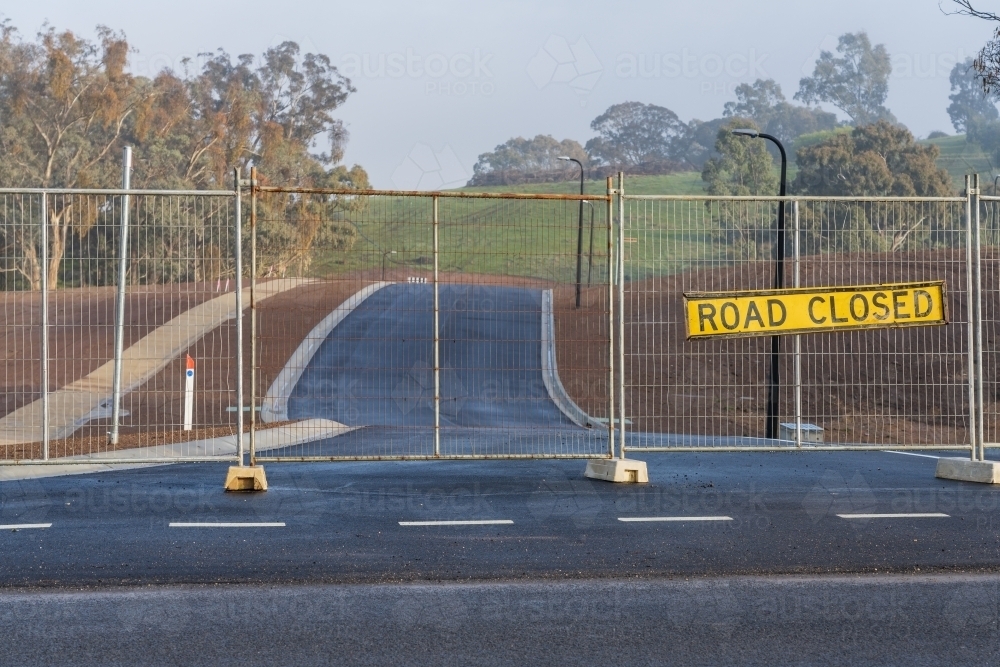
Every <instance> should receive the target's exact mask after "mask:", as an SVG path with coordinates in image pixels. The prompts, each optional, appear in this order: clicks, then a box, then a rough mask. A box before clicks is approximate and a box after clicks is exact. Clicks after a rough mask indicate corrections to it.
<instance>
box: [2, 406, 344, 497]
mask: <svg viewBox="0 0 1000 667" xmlns="http://www.w3.org/2000/svg"><path fill="white" fill-rule="evenodd" d="M356 428H359V427H356V426H345V425H344V424H341V423H339V422H335V421H332V420H330V419H304V420H302V421H300V422H297V423H295V424H288V425H286V426H278V427H275V428H269V429H264V430H260V431H257V446H256V451H258V452H266V451H271V450H275V449H282V448H285V447H293V446H295V445H301V444H303V443H307V442H313V441H315V440H321V439H325V438H332V437H335V436H338V435H343V434H345V433H349V432H351V431H353V430H355V429H356ZM243 446H244V449H249V447H250V434H249V433H244V434H243ZM171 456H176V457H178V458H180V457H184V458H190V457H196V456H197V457H205V459H206V462H212V459H218V460H219V462H226V461H228V460H231V459H232V458H233V457H235V456H236V436H235V435H227V436H222V437H219V438H209V439H206V440H193V441H191V442H177V443H173V444H170V445H155V446H152V447H137V448H134V449H119V450H117V451H110V452H100V453H98V454H88V455H80V456H68V457H66V458H64V459H57V460H63V461H86V463H66V464H47V465H31V464H27V465H11V466H0V482H5V481H14V480H19V479H39V478H42V477H61V476H63V475H82V474H87V473H95V472H112V471H115V470H132V469H134V468H148V467H152V466H159V465H173V464H171V463H143V462H142V459H150V458H168V457H171ZM112 458H114V459H128V458H133V459H135V463H115V464H108V463H101V462H100V460H101V459H112Z"/></svg>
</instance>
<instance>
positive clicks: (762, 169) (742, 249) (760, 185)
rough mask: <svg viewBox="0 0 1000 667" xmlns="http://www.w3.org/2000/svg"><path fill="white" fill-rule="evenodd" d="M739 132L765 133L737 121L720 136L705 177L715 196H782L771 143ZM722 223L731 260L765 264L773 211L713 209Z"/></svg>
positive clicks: (729, 205) (749, 205) (736, 205)
mask: <svg viewBox="0 0 1000 667" xmlns="http://www.w3.org/2000/svg"><path fill="white" fill-rule="evenodd" d="M736 128H750V129H754V130H759V129H760V128H759V127H757V125H756V124H755V123H754V122H753V121H752V120H749V119H746V118H735V119H733V120H731V121H730V122H729V123H727V124H726V125H724V126H723V127H721V128H720V129H719V131H718V133H717V135H716V140H715V151H716V153H718V157H713V158H710V159H709V160H708V161H707V162H706V163H705V168H704V169H703V170H702V172H701V178H702V180H703V181H705V183H706V185H707V189H708V194H710V195H723V196H727V195H737V196H752V195H761V196H766V197H773V196H775V195H777V194H778V185H779V183H778V173H777V172H776V171H775V169H774V160H773V158H772V157H771V154H770V153H769V152H768V150H767V145H766V142H764V141H759V140H753V139H748V138H747V137H740V136H736V135H734V134H733V133H732V131H733V130H734V129H736ZM708 206H709V208H710V209H711V210H712V215H713V219H714V222H715V224H716V230H715V235H716V236H717V237H718V238H719V239H720V240H721V241H722V243H721V247H723V248H725V249H726V252H727V253H728V254H729V255H730V256H731V257H739V258H743V259H752V260H753V259H759V258H761V257H762V256H764V254H765V252H766V251H765V248H769V247H770V245H771V243H772V235H770V234H769V233H768V230H769V229H770V227H771V225H772V224H773V221H774V215H771V209H772V206H770V205H766V204H765V205H764V206H763V208H764V209H766V212H764V213H763V214H762V211H761V208H762V207H761V205H760V204H758V203H756V202H722V203H718V204H708Z"/></svg>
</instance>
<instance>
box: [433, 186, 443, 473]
mask: <svg viewBox="0 0 1000 667" xmlns="http://www.w3.org/2000/svg"><path fill="white" fill-rule="evenodd" d="M433 205H434V212H433V215H434V220H433V227H434V456H436V457H437V456H441V322H440V320H439V315H440V309H441V302H440V295H439V294H438V283H439V276H438V270H439V268H440V259H439V257H440V246H439V244H438V243H439V239H438V227H439V224H438V223H439V220H438V198H437V196H436V195H435V196H434V198H433Z"/></svg>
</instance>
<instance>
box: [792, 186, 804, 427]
mask: <svg viewBox="0 0 1000 667" xmlns="http://www.w3.org/2000/svg"><path fill="white" fill-rule="evenodd" d="M792 225H793V232H792V233H793V234H794V238H793V241H792V250H793V252H794V253H795V276H794V279H795V287H801V276H800V271H799V268H800V267H799V264H800V259H801V256H802V253H801V250H800V248H799V202H797V201H795V202H792ZM795 446H796V447H801V446H802V336H801V335H800V334H795Z"/></svg>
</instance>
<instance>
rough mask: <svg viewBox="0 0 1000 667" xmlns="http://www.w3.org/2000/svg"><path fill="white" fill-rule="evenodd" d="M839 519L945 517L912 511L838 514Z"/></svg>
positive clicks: (943, 517) (945, 516)
mask: <svg viewBox="0 0 1000 667" xmlns="http://www.w3.org/2000/svg"><path fill="white" fill-rule="evenodd" d="M837 516H839V517H840V518H841V519H947V518H948V515H947V514H941V513H940V512H924V513H921V512H913V513H911V514H838V515H837Z"/></svg>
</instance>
